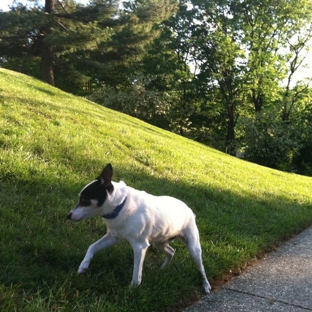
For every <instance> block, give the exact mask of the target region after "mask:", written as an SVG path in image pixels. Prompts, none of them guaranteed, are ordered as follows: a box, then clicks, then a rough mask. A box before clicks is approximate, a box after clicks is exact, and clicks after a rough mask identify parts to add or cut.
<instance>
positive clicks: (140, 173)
mask: <svg viewBox="0 0 312 312" xmlns="http://www.w3.org/2000/svg"><path fill="white" fill-rule="evenodd" d="M0 107H1V111H0V186H1V189H0V196H1V197H0V198H1V199H0V218H1V223H0V237H1V245H0V248H1V249H0V251H1V257H0V270H1V272H3V274H1V275H2V279H1V284H0V294H1V296H0V300H1V301H0V304H1V306H3V307H4V308H3V309H2V311H10V310H11V309H12V308H13V307H15V308H17V309H18V310H23V311H37V310H38V311H54V310H55V311H60V310H73V309H75V311H80V310H81V311H91V310H92V311H138V310H139V311H163V310H166V309H169V308H172V307H175V308H179V307H182V306H184V305H185V304H187V303H189V302H190V301H191V300H193V299H194V298H197V297H198V296H200V295H201V283H200V277H199V273H197V271H196V268H195V265H194V264H193V262H192V260H191V259H190V257H189V256H188V254H187V252H186V250H185V248H184V246H183V245H182V243H180V242H175V243H174V244H173V245H174V247H175V248H177V249H178V251H177V253H176V256H175V259H174V260H173V262H172V264H170V267H169V268H168V270H165V271H161V272H159V270H158V268H157V266H158V265H160V264H161V263H162V261H163V257H162V255H159V254H158V253H157V252H155V251H153V250H151V251H150V252H149V253H148V256H147V259H146V262H145V268H144V271H143V275H144V276H143V284H142V286H140V287H139V288H138V289H135V290H134V291H133V290H129V288H128V284H129V282H130V280H131V274H132V272H131V271H132V252H131V249H130V247H129V246H128V245H127V244H121V245H120V246H118V247H115V248H112V249H110V250H106V251H103V252H100V253H99V255H97V256H96V257H95V258H94V260H93V262H92V263H91V267H90V271H89V272H88V273H87V274H86V275H85V276H77V274H76V270H77V268H78V265H79V263H80V261H81V260H82V258H83V256H84V253H85V251H86V249H87V247H88V246H89V244H91V243H92V242H93V241H95V240H97V239H98V238H99V237H101V235H103V234H104V233H105V228H104V226H103V225H102V222H101V220H100V219H94V220H87V221H85V222H83V223H79V224H76V223H70V222H67V221H65V216H66V214H67V212H69V210H70V209H71V208H72V207H73V206H74V205H75V203H76V200H77V193H78V192H79V191H80V189H81V188H82V186H84V185H85V184H86V183H88V182H89V181H91V180H92V179H94V178H95V177H97V176H98V174H99V173H100V171H101V170H102V168H103V166H104V165H105V164H106V163H108V162H111V163H112V164H113V166H114V169H115V177H114V179H115V180H116V181H118V180H124V181H125V182H126V183H127V184H129V185H131V186H133V187H136V188H138V189H144V190H146V191H147V192H149V193H153V194H167V195H171V196H175V197H178V198H180V199H182V200H184V201H185V202H186V203H187V204H188V205H189V206H190V207H191V208H192V209H193V210H194V212H195V213H196V215H197V222H198V225H199V230H200V234H201V241H202V247H203V257H204V264H205V267H206V270H207V275H208V278H209V279H210V280H211V281H214V282H213V283H212V284H215V283H216V281H217V280H219V279H222V276H224V275H226V274H228V273H229V271H230V270H236V269H239V268H240V267H242V266H244V265H245V263H247V262H248V261H250V260H252V259H254V257H255V256H257V255H259V254H261V253H262V252H264V251H266V250H269V249H270V248H272V247H273V246H275V245H276V244H278V243H279V242H281V241H283V240H285V239H286V238H288V237H290V236H291V235H293V234H295V233H298V232H299V231H301V230H303V229H304V228H305V227H307V226H309V225H311V224H312V193H311V189H312V179H311V178H308V177H303V176H298V175H294V174H288V173H283V172H279V171H276V170H271V169H268V168H264V167H261V166H258V165H254V164H252V163H248V162H245V161H242V160H239V159H236V158H234V157H231V156H228V155H226V154H223V153H221V152H219V151H216V150H214V149H211V148H209V147H207V146H204V145H201V144H199V143H196V142H193V141H191V140H187V139H185V138H182V137H180V136H177V135H175V134H172V133H170V132H167V131H164V130H161V129H159V128H156V127H153V126H151V125H149V124H146V123H144V122H141V121H139V120H137V119H134V118H132V117H129V116H126V115H123V114H121V113H118V112H115V111H112V110H109V109H106V108H104V107H101V106H99V105H97V104H94V103H92V102H90V101H87V100H85V99H81V98H78V97H75V96H72V95H70V94H67V93H65V92H62V91H60V90H58V89H56V88H53V87H51V86H49V85H47V84H44V83H42V82H40V81H38V80H36V79H33V78H31V77H28V76H25V75H22V74H19V73H15V72H11V71H8V70H3V69H0ZM169 288H170V293H168V289H169Z"/></svg>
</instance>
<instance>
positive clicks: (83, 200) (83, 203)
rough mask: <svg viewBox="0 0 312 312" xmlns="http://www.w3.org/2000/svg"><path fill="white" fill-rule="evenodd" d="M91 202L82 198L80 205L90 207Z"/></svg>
mask: <svg viewBox="0 0 312 312" xmlns="http://www.w3.org/2000/svg"><path fill="white" fill-rule="evenodd" d="M90 204H91V203H90V200H88V199H86V198H80V205H81V206H90Z"/></svg>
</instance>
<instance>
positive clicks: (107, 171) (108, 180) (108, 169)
mask: <svg viewBox="0 0 312 312" xmlns="http://www.w3.org/2000/svg"><path fill="white" fill-rule="evenodd" d="M112 177H113V166H112V165H111V164H107V165H106V166H105V168H104V169H103V171H102V173H101V174H100V176H99V180H100V182H101V184H103V185H104V186H105V188H106V189H107V190H108V191H109V192H112V191H113V189H114V187H113V185H112Z"/></svg>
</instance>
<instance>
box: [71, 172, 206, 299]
mask: <svg viewBox="0 0 312 312" xmlns="http://www.w3.org/2000/svg"><path fill="white" fill-rule="evenodd" d="M104 170H105V169H104ZM103 181H104V179H103ZM92 183H96V181H93V182H91V183H89V184H88V185H87V186H86V187H85V188H84V189H83V190H82V191H81V193H80V195H81V194H83V191H84V190H85V189H86V188H87V187H88V186H89V185H91V184H92ZM110 184H111V188H110V189H112V191H111V192H109V191H107V197H106V198H105V200H104V203H103V204H102V205H101V206H98V205H97V203H98V202H97V200H96V199H92V198H90V203H91V204H90V205H88V206H81V205H79V204H78V205H77V206H76V207H75V208H74V209H73V210H72V211H71V212H70V213H69V215H68V218H69V219H71V220H73V221H80V220H83V219H86V218H89V217H91V216H95V215H102V216H103V220H104V222H105V223H106V225H107V233H106V235H105V236H104V237H102V238H101V239H100V240H98V241H97V242H95V243H94V244H92V245H91V246H90V247H89V248H88V251H87V253H86V255H85V257H84V259H83V261H82V262H81V264H80V266H79V269H78V273H83V272H85V271H86V270H87V269H88V267H89V264H90V261H91V260H92V258H93V255H94V253H95V252H97V251H98V250H101V249H104V248H107V247H109V246H112V245H114V244H116V243H118V242H119V241H120V240H127V241H128V242H129V243H130V245H131V246H132V248H133V251H134V268H133V277H132V281H131V285H132V286H135V285H139V284H140V283H141V278H142V267H143V261H144V258H145V254H146V251H147V249H148V247H149V246H150V245H153V246H154V247H156V248H157V249H159V250H161V251H163V252H164V253H165V255H166V261H165V262H164V264H163V265H162V268H164V267H165V266H167V265H168V264H169V262H170V261H171V259H172V257H173V255H174V252H175V250H174V249H173V248H172V247H171V246H170V245H169V243H170V241H172V240H173V239H175V238H181V239H182V240H183V241H184V242H185V245H186V246H187V248H188V250H189V251H190V253H191V255H192V257H193V258H194V260H195V262H196V265H197V267H198V269H199V271H200V273H201V274H202V277H203V287H204V290H205V292H206V293H209V292H210V284H209V282H208V280H207V277H206V274H205V269H204V266H203V264H202V255H201V253H202V252H201V246H200V240H199V233H198V229H197V226H196V222H195V216H194V214H193V212H192V210H191V209H190V208H189V207H188V206H187V205H186V204H185V203H183V202H182V201H180V200H178V199H176V198H173V197H169V196H153V195H150V194H148V193H146V192H144V191H138V190H136V189H133V188H131V187H129V186H127V185H126V184H125V183H124V182H119V183H116V182H112V181H110ZM123 203H124V204H123ZM121 204H122V205H123V206H122V209H121V210H120V212H119V213H118V215H117V216H116V217H114V218H111V219H107V218H105V215H106V216H107V215H108V214H110V213H111V212H112V211H114V209H116V207H117V206H119V205H121Z"/></svg>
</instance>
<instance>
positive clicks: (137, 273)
mask: <svg viewBox="0 0 312 312" xmlns="http://www.w3.org/2000/svg"><path fill="white" fill-rule="evenodd" d="M148 246H149V245H143V246H142V245H140V246H138V245H136V246H132V248H133V254H134V266H133V275H132V281H131V284H130V286H138V285H140V284H141V280H142V269H143V262H144V258H145V254H146V251H147V248H148Z"/></svg>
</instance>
